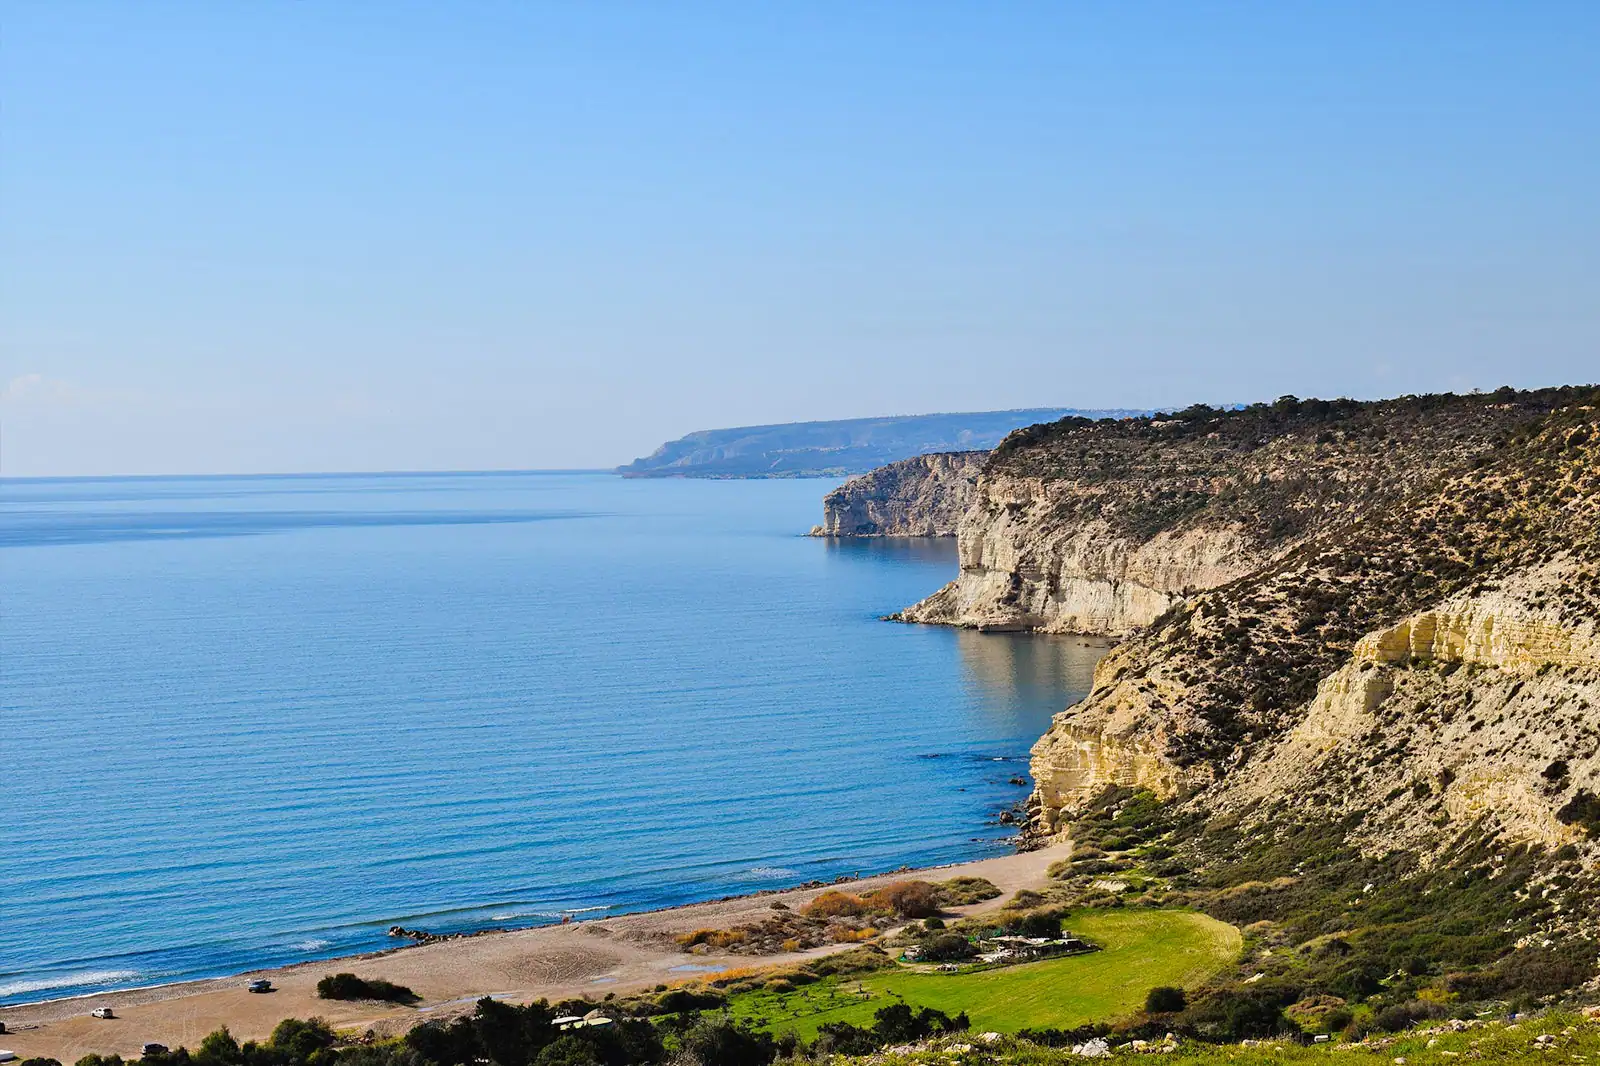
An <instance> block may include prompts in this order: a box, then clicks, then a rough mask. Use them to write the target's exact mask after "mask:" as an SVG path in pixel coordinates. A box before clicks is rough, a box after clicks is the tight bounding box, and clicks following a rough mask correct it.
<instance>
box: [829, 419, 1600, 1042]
mask: <svg viewBox="0 0 1600 1066" xmlns="http://www.w3.org/2000/svg"><path fill="white" fill-rule="evenodd" d="M925 476H931V475H925ZM885 483H886V484H890V485H893V487H894V489H895V492H894V493H893V494H891V496H890V497H886V498H885V500H883V501H880V506H887V505H888V504H889V503H891V502H894V501H895V500H904V499H915V498H918V495H919V494H918V493H917V492H916V491H915V490H914V489H912V488H908V487H907V486H905V485H903V484H901V483H900V482H899V481H897V480H894V479H885ZM871 484H874V482H868V481H866V480H865V479H863V480H862V482H860V483H859V489H860V490H862V491H864V490H865V489H866V488H867V487H868V486H869V485H871ZM970 494H971V500H970V503H969V505H968V507H967V510H966V511H965V513H964V514H963V515H962V517H961V519H960V521H959V523H958V530H957V532H958V538H959V543H960V557H961V558H960V562H961V570H960V574H959V576H958V577H957V579H956V580H955V581H954V582H952V583H951V584H950V585H947V586H946V587H945V588H944V589H942V590H940V591H939V592H938V593H936V594H935V595H933V596H932V597H930V598H929V599H927V600H925V601H923V602H922V603H920V604H918V605H916V606H915V607H913V608H910V609H908V610H906V611H905V612H904V614H903V616H902V617H903V618H904V619H905V620H908V621H927V622H941V623H947V624H955V625H965V626H974V627H982V628H999V629H1036V630H1051V631H1069V632H1080V633H1098V634H1104V635H1111V636H1118V637H1122V638H1125V639H1124V641H1123V643H1121V644H1120V645H1119V646H1118V647H1117V648H1115V649H1114V650H1113V651H1112V652H1111V653H1110V654H1108V655H1107V656H1106V658H1105V659H1104V660H1103V661H1102V662H1101V663H1100V665H1099V667H1098V669H1097V671H1096V675H1095V683H1094V686H1093V689H1092V691H1091V693H1090V695H1089V696H1088V697H1087V698H1085V699H1084V700H1083V701H1082V702H1080V703H1078V704H1076V705H1075V706H1072V707H1070V708H1068V709H1067V710H1065V711H1064V712H1062V713H1060V714H1058V715H1057V716H1056V718H1055V720H1054V722H1053V723H1052V726H1051V728H1050V730H1049V731H1048V732H1047V733H1046V735H1045V736H1044V737H1042V738H1041V739H1040V740H1039V741H1038V743H1037V744H1036V745H1035V746H1034V749H1033V755H1032V767H1031V768H1032V776H1033V785H1034V789H1033V792H1032V795H1031V797H1030V799H1029V801H1028V805H1027V806H1028V811H1027V817H1026V819H1025V821H1026V823H1027V825H1028V827H1029V828H1028V834H1029V836H1030V837H1031V838H1032V839H1033V840H1036V841H1044V840H1050V841H1055V842H1062V841H1071V842H1072V843H1073V845H1074V851H1073V855H1072V860H1071V861H1070V862H1066V863H1061V864H1059V867H1058V868H1057V869H1056V870H1055V871H1054V872H1055V875H1056V878H1057V884H1056V886H1055V888H1054V889H1053V890H1052V891H1050V892H1048V893H1044V894H1042V897H1041V901H1042V902H1046V903H1049V904H1053V905H1055V906H1060V907H1067V908H1083V907H1105V906H1113V907H1115V906H1130V905H1144V906H1159V907H1169V906H1174V905H1178V906H1187V907H1192V908H1195V909H1197V910H1199V911H1201V912H1203V913H1206V914H1209V915H1211V916H1213V917H1216V918H1220V919H1222V920H1224V921H1227V922H1230V923H1232V924H1235V925H1237V926H1239V927H1241V928H1243V929H1244V930H1245V931H1246V945H1245V950H1244V952H1243V954H1242V957H1241V959H1240V961H1239V963H1238V965H1237V966H1236V967H1234V968H1231V969H1229V970H1228V971H1226V972H1224V973H1223V974H1221V975H1218V976H1217V977H1216V978H1214V979H1213V980H1211V981H1209V982H1208V983H1207V984H1206V986H1205V987H1204V988H1203V989H1201V990H1200V991H1199V993H1197V997H1196V999H1195V1001H1194V1002H1193V1004H1192V1005H1191V1007H1190V1008H1189V1009H1188V1010H1187V1011H1186V1013H1185V1021H1186V1024H1190V1025H1192V1026H1193V1027H1194V1031H1195V1032H1198V1033H1202V1034H1207V1033H1209V1034H1211V1035H1213V1036H1223V1037H1225V1036H1232V1037H1238V1036H1242V1035H1262V1034H1266V1033H1272V1032H1284V1031H1288V1030H1292V1029H1295V1028H1300V1029H1307V1030H1311V1031H1334V1032H1337V1031H1339V1030H1340V1028H1341V1027H1350V1026H1353V1027H1354V1029H1352V1030H1351V1031H1352V1032H1354V1031H1357V1030H1361V1027H1362V1026H1364V1025H1370V1024H1372V1021H1371V1020H1372V1019H1375V1018H1387V1019H1388V1020H1387V1021H1385V1022H1384V1023H1383V1024H1384V1025H1386V1026H1399V1027H1404V1026H1405V1025H1409V1024H1411V1022H1413V1021H1415V1020H1417V1019H1419V1018H1428V1017H1442V1016H1444V1013H1441V1012H1445V1013H1448V1012H1449V1011H1469V1012H1470V1011H1471V1010H1481V1009H1483V1008H1484V1006H1485V1004H1493V1003H1500V1004H1504V1003H1506V1002H1515V1003H1520V1004H1526V1005H1530V1006H1536V1005H1545V1004H1550V1003H1553V1002H1556V1001H1558V1000H1560V999H1561V997H1564V996H1568V995H1570V994H1572V993H1574V992H1576V991H1578V990H1580V989H1582V988H1585V987H1588V983H1589V982H1592V981H1597V980H1600V912H1596V911H1595V909H1594V907H1593V905H1592V900H1593V898H1594V892H1595V891H1596V889H1597V888H1600V389H1595V388H1593V387H1582V388H1577V387H1573V388H1562V389H1547V390H1540V391H1534V392H1518V391H1514V390H1510V389H1503V390H1500V391H1499V392H1496V393H1493V394H1489V395H1472V396H1452V395H1442V396H1417V397H1403V398H1399V399H1394V400H1385V401H1379V402H1371V403H1358V402H1354V401H1348V400H1339V401H1319V400H1307V401H1301V400H1297V399H1294V398H1290V397H1286V398H1284V399H1283V400H1280V401H1279V402H1277V403H1275V404H1270V405H1257V406H1255V407H1251V408H1247V409H1244V410H1239V411H1217V410H1214V409H1210V408H1204V407H1196V408H1191V409H1189V410H1186V411H1182V412H1178V413H1176V414H1172V415H1164V416H1155V417H1150V418H1137V419H1126V420H1119V421H1089V420H1086V419H1065V420H1061V421H1058V422H1056V423H1053V424H1050V425H1041V426H1034V427H1029V428H1027V429H1025V430H1021V431H1019V432H1017V433H1015V434H1013V435H1011V436H1010V437H1009V438H1008V439H1007V440H1006V441H1005V442H1003V443H1002V444H1001V445H1000V446H999V447H998V448H997V449H996V450H995V451H994V452H993V453H992V455H991V456H990V457H989V458H988V459H986V460H984V462H983V465H982V467H981V468H980V469H979V471H978V476H977V478H976V481H975V482H974V483H973V484H972V486H971V490H970ZM930 496H931V494H930ZM891 497H892V498H891ZM851 506H852V507H854V508H855V509H856V511H857V512H859V513H863V514H868V515H871V514H873V513H874V512H873V511H872V510H871V505H870V504H868V503H867V502H864V501H860V500H853V501H851ZM836 510H838V512H839V513H840V514H844V513H846V512H845V510H844V508H842V507H841V508H836ZM886 513H887V512H886ZM894 513H895V514H896V516H897V521H898V522H899V523H900V524H901V525H903V526H915V524H916V516H914V515H909V514H905V513H902V511H895V512H894ZM1450 1004H1458V1006H1450ZM1329 1019H1333V1021H1330V1020H1329ZM1352 1019H1353V1020H1352ZM1363 1019H1367V1020H1366V1021H1363ZM1319 1026H1320V1027H1321V1029H1320V1030H1319V1029H1318V1027H1319ZM1330 1027H1331V1029H1330ZM1347 1035H1348V1034H1347Z"/></svg>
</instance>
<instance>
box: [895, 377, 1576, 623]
mask: <svg viewBox="0 0 1600 1066" xmlns="http://www.w3.org/2000/svg"><path fill="white" fill-rule="evenodd" d="M1555 402H1558V396H1557V395H1556V394H1553V393H1549V392H1546V393H1509V390H1508V394H1505V395H1499V396H1496V397H1493V398H1485V397H1477V396H1472V397H1456V396H1447V397H1407V398H1404V399H1401V400H1394V401H1384V402H1379V403H1356V402H1354V401H1333V402H1324V401H1304V402H1301V401H1298V400H1294V399H1293V398H1286V399H1285V400H1284V401H1280V402H1279V403H1278V404H1274V405H1270V406H1269V405H1257V406H1256V407H1252V408H1248V409H1245V410H1241V411H1218V410H1213V409H1211V408H1204V407H1198V408H1191V409H1189V410H1187V411H1184V412H1181V413H1180V414H1178V415H1174V416H1171V417H1162V416H1157V417H1155V418H1130V419H1121V420H1109V419H1108V420H1101V421H1089V420H1087V419H1063V420H1062V421H1060V422H1057V423H1051V424H1046V425H1040V426H1034V427H1030V428H1028V429H1025V430H1019V431H1018V432H1017V433H1014V434H1012V435H1011V437H1008V438H1007V439H1006V440H1005V441H1004V442H1002V444H1001V445H1000V447H998V448H997V449H996V450H995V453H994V455H993V456H992V457H991V459H990V460H989V462H988V463H987V465H986V466H985V468H984V471H983V474H982V476H981V477H980V478H979V479H978V482H977V484H976V485H975V487H974V491H973V495H972V501H971V504H970V506H969V507H968V509H967V511H966V512H965V514H963V516H962V518H961V521H960V523H959V525H958V527H957V536H958V538H959V545H960V548H959V552H960V567H961V568H960V573H959V575H958V576H957V578H956V580H955V581H953V582H951V583H950V584H949V585H947V586H945V587H944V588H942V589H940V590H939V591H938V592H936V593H935V594H934V595H932V596H930V597H928V598H927V599H925V600H923V601H922V602H920V603H918V604H915V605H913V606H912V607H909V608H907V609H906V610H905V611H903V612H902V613H901V617H902V618H903V619H904V620H906V621H910V622H924V623H937V624H947V625H959V626H970V627H976V628H981V629H1037V630H1043V631H1050V632H1077V633H1096V634H1104V635H1111V636H1126V635H1128V634H1130V633H1133V632H1135V631H1137V630H1138V629H1140V628H1142V627H1143V626H1146V625H1148V624H1150V623H1151V622H1152V621H1153V620H1155V619H1156V618H1157V617H1159V616H1160V615H1161V614H1162V613H1163V612H1165V611H1167V610H1168V609H1170V608H1172V607H1173V606H1174V605H1175V604H1177V603H1179V602H1180V601H1182V600H1183V599H1184V598H1185V597H1187V596H1190V595H1192V594H1194V593H1196V592H1199V591H1203V590H1206V589H1211V588H1216V587H1218V586H1221V585H1225V584H1227V583H1228V582H1231V581H1234V580H1237V579H1239V578H1241V577H1243V576H1245V575H1246V574H1249V573H1252V572H1254V571H1256V570H1258V569H1260V568H1261V567H1263V566H1266V565H1268V564H1270V563H1271V562H1273V561H1274V560H1277V559H1281V558H1283V557H1285V556H1286V555H1288V554H1289V553H1290V552H1292V551H1293V550H1294V549H1295V548H1296V547H1297V546H1298V545H1300V544H1302V543H1304V542H1305V541H1306V540H1307V539H1308V538H1311V537H1313V536H1315V535H1317V534H1318V533H1320V532H1322V531H1324V530H1329V529H1333V528H1336V527H1338V526H1339V525H1341V524H1344V523H1347V522H1349V521H1352V520H1354V519H1356V518H1358V517H1360V516H1361V515H1363V514H1367V513H1370V512H1371V511H1373V510H1375V509H1378V508H1382V507H1384V506H1390V505H1393V504H1394V503H1395V502H1396V501H1398V500H1400V499H1402V498H1404V497H1405V496H1406V495H1407V494H1408V493H1410V492H1412V491H1414V490H1415V488H1416V487H1417V486H1418V485H1424V484H1428V483H1430V482H1431V481H1433V480H1435V479H1437V478H1438V477H1439V476H1441V475H1443V474H1445V473H1448V472H1450V471H1452V470H1458V469H1462V468H1464V467H1467V466H1469V465H1470V464H1471V463H1472V462H1474V461H1477V460H1480V459H1482V458H1483V457H1485V456H1486V455H1488V454H1489V453H1491V452H1492V451H1493V449H1494V448H1495V446H1496V444H1497V442H1499V441H1501V440H1503V438H1504V437H1505V436H1506V435H1507V434H1508V433H1510V432H1512V431H1514V430H1515V429H1516V428H1517V427H1519V426H1523V425H1526V424H1528V423H1529V422H1530V421H1531V420H1535V419H1538V418H1540V417H1543V416H1544V415H1545V414H1547V413H1548V411H1549V410H1550V409H1551V405H1552V404H1553V403H1555Z"/></svg>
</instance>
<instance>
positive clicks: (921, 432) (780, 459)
mask: <svg viewBox="0 0 1600 1066" xmlns="http://www.w3.org/2000/svg"><path fill="white" fill-rule="evenodd" d="M1134 413H1136V412H1131V411H1079V410H1072V409H1067V408H1053V407H1052V408H1033V409H1028V410H1019V411H985V412H978V413H969V414H934V415H896V416H890V417H885V418H852V419H844V420H841V421H834V422H788V423H783V424H781V425H771V426H739V427H736V428H733V429H708V430H701V431H700V432H697V433H690V434H688V435H687V436H684V437H680V438H678V439H677V440H674V441H668V442H667V443H666V444H663V445H662V446H661V447H659V448H657V449H656V450H655V451H654V452H652V453H651V454H650V455H648V456H646V457H645V458H643V459H635V460H634V461H633V462H631V463H629V464H627V465H626V466H619V467H618V468H617V473H619V474H621V475H622V476H623V477H709V478H748V477H822V476H838V475H842V474H859V473H865V472H866V471H869V470H872V469H874V468H875V467H880V466H883V465H885V464H887V463H894V462H898V461H899V460H901V459H909V458H911V457H912V456H915V455H926V454H929V453H932V452H950V451H988V450H989V449H990V448H993V447H994V446H995V445H996V444H999V443H1000V441H1001V440H1002V439H1003V438H1004V437H1005V436H1006V435H1007V434H1008V433H1010V432H1011V431H1012V430H1014V429H1017V428H1018V427H1019V426H1027V425H1032V424H1034V423H1037V422H1049V421H1053V420H1056V419H1060V418H1064V417H1071V416H1080V415H1088V416H1096V417H1101V416H1104V417H1111V416H1116V417H1120V416H1123V415H1128V414H1134Z"/></svg>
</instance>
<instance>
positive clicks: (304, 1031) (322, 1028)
mask: <svg viewBox="0 0 1600 1066" xmlns="http://www.w3.org/2000/svg"><path fill="white" fill-rule="evenodd" d="M338 1039H339V1038H338V1036H337V1035H336V1034H335V1033H334V1031H333V1027H332V1026H330V1025H329V1024H328V1023H327V1022H325V1021H323V1020H322V1019H321V1018H307V1019H305V1020H304V1021H302V1020H301V1019H299V1018H285V1019H284V1020H283V1021H281V1022H279V1023H278V1024H277V1027H276V1028H274V1029H273V1030H272V1035H271V1036H270V1037H268V1038H267V1045H268V1046H269V1047H271V1048H272V1049H273V1050H274V1051H280V1052H282V1053H283V1054H285V1055H288V1056H289V1057H290V1058H291V1059H295V1060H297V1061H300V1062H304V1061H305V1060H306V1059H309V1058H310V1057H311V1056H312V1055H314V1054H316V1053H317V1052H319V1051H325V1050H327V1049H328V1048H331V1047H333V1045H334V1043H335V1042H336V1041H337V1040H338Z"/></svg>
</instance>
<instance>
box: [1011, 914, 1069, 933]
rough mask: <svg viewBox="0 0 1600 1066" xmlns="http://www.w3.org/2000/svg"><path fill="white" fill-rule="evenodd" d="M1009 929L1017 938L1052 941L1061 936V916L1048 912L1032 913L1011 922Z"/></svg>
mask: <svg viewBox="0 0 1600 1066" xmlns="http://www.w3.org/2000/svg"><path fill="white" fill-rule="evenodd" d="M1011 928H1012V929H1013V930H1015V931H1016V934H1017V935H1018V936H1042V937H1049V938H1050V939H1052V940H1054V939H1055V938H1056V937H1059V936H1060V935H1061V916H1060V915H1058V914H1051V913H1050V912H1049V911H1033V912H1031V913H1029V914H1024V915H1023V916H1022V917H1020V918H1018V919H1017V920H1016V921H1015V922H1012V923H1011Z"/></svg>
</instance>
